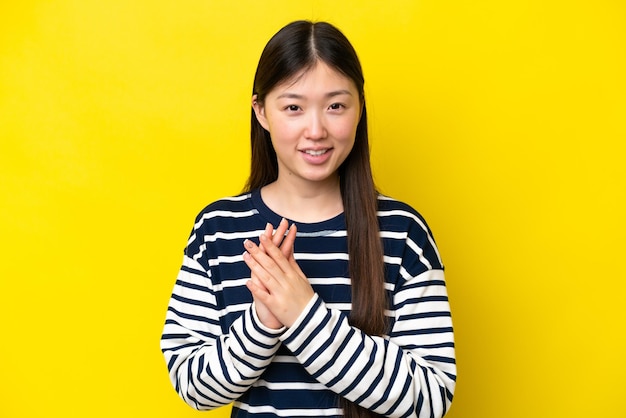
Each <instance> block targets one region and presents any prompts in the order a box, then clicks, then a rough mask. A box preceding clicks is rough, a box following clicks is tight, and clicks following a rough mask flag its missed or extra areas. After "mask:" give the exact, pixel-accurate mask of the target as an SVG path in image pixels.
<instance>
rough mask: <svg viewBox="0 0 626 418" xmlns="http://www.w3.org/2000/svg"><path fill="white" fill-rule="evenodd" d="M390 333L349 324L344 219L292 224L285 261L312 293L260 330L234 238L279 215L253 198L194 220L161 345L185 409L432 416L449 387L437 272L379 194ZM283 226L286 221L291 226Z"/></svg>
mask: <svg viewBox="0 0 626 418" xmlns="http://www.w3.org/2000/svg"><path fill="white" fill-rule="evenodd" d="M378 217H379V223H380V229H381V237H382V239H383V245H384V262H385V270H386V283H385V288H386V290H387V292H388V296H389V297H388V300H389V301H390V306H389V310H388V312H387V315H388V316H389V322H390V332H389V335H388V336H385V337H372V336H369V335H366V334H364V333H362V332H361V331H360V330H358V329H356V328H353V327H351V326H350V325H349V324H348V321H347V315H348V313H349V311H350V299H351V296H350V279H349V277H347V270H348V254H347V240H346V228H345V218H344V215H343V214H341V215H338V216H336V217H334V218H332V219H329V220H327V221H324V222H319V223H310V224H302V223H296V225H297V227H298V234H297V238H296V241H295V244H294V256H295V258H296V261H297V262H298V264H299V265H300V268H301V269H302V271H303V272H304V274H305V275H306V276H307V278H308V279H309V281H310V283H311V285H312V287H313V289H314V291H315V296H314V297H313V299H312V300H311V302H310V303H309V305H308V306H307V308H306V309H305V310H304V312H303V313H302V314H301V316H300V317H299V318H298V320H297V321H296V323H295V324H294V325H293V326H292V327H291V328H289V329H280V330H272V329H269V328H266V327H264V326H263V325H262V324H261V322H260V321H259V319H258V318H257V316H256V313H255V310H254V307H253V305H252V296H251V294H250V292H249V291H248V289H247V288H246V286H245V283H246V281H247V280H248V279H249V277H250V270H249V269H248V267H247V266H246V264H245V263H244V261H243V257H242V254H243V251H244V248H243V242H244V240H245V239H253V240H255V241H257V242H258V237H259V236H260V235H261V234H262V233H263V231H264V230H265V225H266V224H267V222H270V223H271V224H272V225H274V226H277V225H278V223H279V222H280V220H281V217H280V216H279V215H278V214H276V213H274V212H273V211H272V210H270V209H269V208H268V207H267V206H266V205H265V204H264V203H263V201H262V199H261V195H260V193H259V191H258V190H257V191H254V192H252V193H249V194H244V195H240V196H237V197H232V198H226V199H222V200H219V201H217V202H215V203H212V204H211V205H209V206H208V207H206V208H205V209H204V210H203V211H202V212H201V213H200V214H199V215H198V217H197V219H196V223H195V225H194V227H193V230H192V233H191V236H190V238H189V241H188V243H187V247H186V249H185V253H184V258H183V265H182V267H181V269H180V273H179V275H178V279H177V280H176V284H175V286H174V290H173V294H172V297H171V299H170V303H169V307H168V310H167V317H166V322H165V327H164V330H163V335H162V339H161V349H162V351H163V353H164V355H165V359H166V362H167V367H168V369H169V373H170V378H171V380H172V383H173V385H174V387H175V388H176V391H177V392H178V393H179V395H180V396H181V397H182V398H183V399H184V400H185V402H187V404H189V405H190V406H192V407H194V408H196V409H200V410H208V409H213V408H216V407H219V406H221V405H226V404H229V403H231V402H234V404H233V416H238V417H248V416H250V417H261V418H265V417H277V416H278V417H311V416H315V417H337V416H341V415H342V410H341V409H340V408H339V406H338V405H339V402H338V400H339V397H346V398H347V399H349V400H351V401H353V402H356V403H358V404H359V405H361V406H363V407H365V408H368V409H371V410H373V411H374V412H376V413H378V414H380V415H383V416H389V417H441V416H443V415H444V414H445V413H446V412H447V410H448V409H449V407H450V403H451V401H452V395H453V393H454V387H455V381H456V364H455V357H454V339H453V332H452V321H451V316H450V307H449V304H448V297H447V293H446V287H445V281H444V274H443V265H442V262H441V259H440V257H439V253H438V251H437V247H436V245H435V242H434V240H433V237H432V235H431V233H430V230H429V229H428V226H427V225H426V223H425V222H424V220H423V219H422V217H421V216H420V215H419V214H418V213H417V212H416V211H415V210H413V209H412V208H411V207H410V206H408V205H406V204H404V203H401V202H399V201H397V200H393V199H390V198H387V197H383V196H380V197H379V212H378ZM290 223H291V222H290Z"/></svg>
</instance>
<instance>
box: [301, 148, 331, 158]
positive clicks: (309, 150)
mask: <svg viewBox="0 0 626 418" xmlns="http://www.w3.org/2000/svg"><path fill="white" fill-rule="evenodd" d="M327 152H328V149H320V150H312V149H307V150H304V153H305V154H309V155H313V156H314V157H317V156H319V155H322V154H326V153H327Z"/></svg>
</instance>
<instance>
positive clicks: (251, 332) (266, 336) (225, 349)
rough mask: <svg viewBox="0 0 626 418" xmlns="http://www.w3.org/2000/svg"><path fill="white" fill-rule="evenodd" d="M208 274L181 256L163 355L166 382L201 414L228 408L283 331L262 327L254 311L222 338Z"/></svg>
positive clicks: (253, 378)
mask: <svg viewBox="0 0 626 418" xmlns="http://www.w3.org/2000/svg"><path fill="white" fill-rule="evenodd" d="M223 314H224V310H223V308H221V307H219V306H218V305H217V301H216V298H215V289H214V286H213V284H212V282H211V280H210V273H208V272H207V270H205V269H204V268H203V266H202V265H201V264H200V263H198V262H197V261H196V260H194V259H193V258H192V257H190V256H189V248H188V249H187V250H186V252H185V257H184V261H183V266H182V268H181V270H180V273H179V275H178V278H177V281H176V284H175V286H174V290H173V293H172V297H171V299H170V302H169V306H168V310H167V316H166V322H165V327H164V329H163V335H162V337H161V349H162V351H163V354H164V356H165V360H166V363H167V367H168V370H169V375H170V380H171V381H172V384H173V385H174V387H175V389H176V391H177V392H178V394H179V395H180V396H181V398H183V400H184V401H185V402H186V403H187V404H189V405H190V406H192V407H193V408H196V409H199V410H208V409H214V408H216V407H218V406H222V405H226V404H228V403H230V402H232V401H233V400H235V399H237V398H238V397H239V396H241V395H242V394H243V393H244V392H245V391H246V390H247V389H248V388H249V387H250V386H251V385H252V384H253V383H254V382H255V381H256V380H257V379H258V378H259V376H260V375H261V374H262V373H263V371H264V370H265V368H266V367H267V366H268V365H269V364H270V362H271V360H272V358H273V356H274V354H275V353H276V351H277V350H278V347H279V345H280V342H279V340H278V335H279V334H280V333H281V332H282V330H281V329H278V330H273V329H270V328H267V327H265V326H263V325H262V323H261V321H260V320H259V319H258V317H257V315H256V311H255V308H254V305H252V306H250V307H248V308H247V309H246V310H245V311H244V312H243V313H242V315H241V316H240V317H239V318H238V319H236V320H235V321H234V322H233V323H232V325H231V326H230V328H229V330H228V332H227V333H223V332H222V328H221V324H220V317H221V315H223Z"/></svg>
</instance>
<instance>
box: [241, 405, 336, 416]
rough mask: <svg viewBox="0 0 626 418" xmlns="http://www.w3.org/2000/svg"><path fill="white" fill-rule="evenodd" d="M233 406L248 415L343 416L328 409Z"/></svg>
mask: <svg viewBox="0 0 626 418" xmlns="http://www.w3.org/2000/svg"><path fill="white" fill-rule="evenodd" d="M234 406H235V407H236V408H239V409H243V410H244V411H248V412H250V414H274V415H276V416H279V417H319V416H337V415H343V413H342V411H341V409H339V408H329V409H276V408H274V407H273V406H269V405H263V406H250V405H248V404H246V403H241V402H239V401H237V402H235V403H234Z"/></svg>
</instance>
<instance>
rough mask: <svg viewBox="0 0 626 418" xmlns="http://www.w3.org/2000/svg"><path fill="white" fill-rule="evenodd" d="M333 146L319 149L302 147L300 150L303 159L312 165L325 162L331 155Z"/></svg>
mask: <svg viewBox="0 0 626 418" xmlns="http://www.w3.org/2000/svg"><path fill="white" fill-rule="evenodd" d="M332 150H333V148H319V149H313V148H309V149H303V150H300V152H301V153H302V156H303V157H304V161H306V162H307V163H309V164H313V165H320V164H324V163H326V162H327V161H328V160H329V159H330V156H331V155H332Z"/></svg>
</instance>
